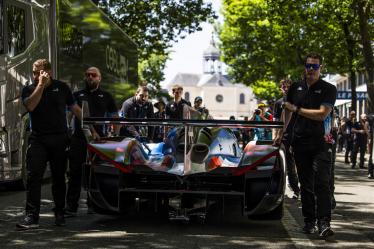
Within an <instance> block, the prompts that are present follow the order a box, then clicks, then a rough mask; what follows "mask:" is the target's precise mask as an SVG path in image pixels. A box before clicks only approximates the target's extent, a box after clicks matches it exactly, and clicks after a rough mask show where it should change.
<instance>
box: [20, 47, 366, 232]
mask: <svg viewBox="0 0 374 249" xmlns="http://www.w3.org/2000/svg"><path fill="white" fill-rule="evenodd" d="M304 67H305V71H304V78H303V80H301V81H299V82H294V83H293V82H292V81H291V80H290V79H284V80H282V81H281V82H280V89H281V91H282V93H283V96H282V98H280V99H279V100H277V101H276V102H275V105H274V108H271V107H270V106H266V105H265V104H263V103H260V104H259V105H258V109H256V110H254V112H253V115H252V116H251V117H250V118H248V117H247V118H245V120H249V121H259V122H261V121H273V120H274V121H283V122H284V124H285V125H284V128H283V129H277V130H274V131H272V130H271V129H268V128H255V129H241V130H236V131H234V133H235V132H236V133H235V135H236V136H237V137H238V139H239V140H240V141H241V142H242V144H243V146H245V145H246V144H247V143H248V142H249V141H251V140H273V143H274V145H277V146H282V148H283V149H284V151H285V152H286V153H285V154H286V161H287V174H288V181H289V185H290V188H291V190H292V191H293V193H294V198H299V196H301V203H302V213H303V216H304V222H305V225H304V227H303V232H305V233H314V232H315V231H316V230H317V229H316V225H317V227H318V232H319V235H320V236H321V237H327V236H330V235H332V234H333V231H332V229H331V226H330V221H331V210H332V209H333V208H335V199H334V194H333V193H334V164H335V150H337V152H343V151H345V163H347V164H349V163H350V164H351V167H352V168H355V167H356V164H357V154H358V152H360V157H359V161H358V166H359V167H360V168H363V167H364V162H365V153H366V151H367V149H368V137H369V134H370V132H371V130H370V125H369V121H368V120H367V117H366V115H365V114H362V115H361V116H360V119H359V120H356V113H355V112H354V111H352V112H351V113H350V115H349V117H348V118H346V117H342V118H339V117H338V116H337V113H336V112H334V104H335V100H336V87H335V86H333V85H331V84H329V83H327V82H325V81H324V80H322V79H321V77H320V71H321V68H322V57H321V56H320V55H318V54H309V55H307V56H306V59H305V65H304ZM51 68H52V67H51V64H50V62H49V61H48V60H46V59H39V60H37V61H35V62H34V64H33V81H32V82H30V84H29V85H27V86H26V87H25V88H24V89H23V91H22V100H23V104H24V106H25V107H26V109H27V110H28V111H29V114H30V120H31V124H32V129H31V131H32V132H31V136H30V140H29V147H28V151H27V156H26V164H27V175H28V177H27V195H26V208H25V210H26V216H25V218H24V219H23V220H22V221H21V222H19V223H18V224H17V227H18V228H20V229H29V228H35V227H38V226H39V213H40V195H41V193H40V192H41V179H42V177H43V174H44V171H45V168H46V165H47V162H49V163H50V168H51V174H52V194H53V198H54V203H55V208H54V213H55V224H56V225H57V226H62V225H64V224H65V219H64V217H65V216H66V215H71V216H74V215H76V213H77V210H78V207H79V199H80V194H81V193H80V191H81V178H82V169H81V167H82V164H83V163H84V162H85V156H86V145H87V140H86V137H85V135H84V132H83V131H82V128H81V124H80V122H81V117H82V109H81V107H82V105H83V103H84V102H86V103H87V105H88V107H89V108H88V109H89V112H90V113H89V115H91V116H96V117H119V116H121V117H125V118H142V119H146V118H160V119H176V120H182V119H186V118H193V117H197V116H198V117H203V118H205V119H208V118H211V117H210V115H209V111H208V109H206V108H205V107H203V105H202V103H203V99H202V98H201V97H199V96H198V97H196V98H195V99H194V103H193V105H191V103H190V102H189V101H188V100H185V99H183V98H182V96H183V87H182V86H179V85H174V86H173V87H172V97H173V98H172V100H171V101H169V102H168V103H165V102H164V101H162V100H159V101H158V102H157V103H155V104H154V105H153V104H152V103H151V101H150V100H149V89H148V88H147V87H146V86H139V87H138V89H137V90H136V93H135V96H133V97H131V98H129V99H127V100H125V101H124V102H123V104H122V106H121V108H120V109H118V108H117V106H116V103H115V101H114V99H113V97H112V95H111V94H110V93H109V92H106V91H104V90H103V89H102V88H101V87H100V83H101V72H100V70H99V69H98V68H96V67H90V68H88V69H87V70H86V71H85V73H84V83H85V88H84V89H82V90H80V91H78V92H75V93H72V92H71V90H70V89H69V87H68V86H67V84H65V83H63V82H60V81H58V80H55V79H53V77H52V75H53V74H52V69H51ZM66 108H68V109H69V110H70V111H71V112H72V113H73V115H74V122H73V124H74V132H73V134H72V136H71V137H69V132H68V130H69V129H68V125H67V123H68V122H66ZM154 108H156V109H157V112H155V110H154ZM118 110H120V111H118ZM230 119H235V117H234V116H232V117H230ZM89 129H90V132H91V137H92V139H94V140H100V138H101V137H103V136H107V135H108V132H109V131H108V129H107V127H105V126H104V125H95V126H90V127H89ZM110 132H111V133H113V134H116V135H120V136H126V137H134V138H136V139H142V138H144V137H146V139H147V140H148V141H153V142H161V141H163V139H164V138H165V135H166V134H167V132H168V131H167V129H166V128H165V127H162V126H160V127H157V126H156V127H153V126H149V127H138V126H126V127H121V126H119V125H116V126H114V128H113V130H111V131H110ZM69 148H70V149H69ZM67 161H69V164H67ZM67 165H69V170H68V174H67V179H68V186H67V189H66V183H65V177H66V172H67V168H66V167H67ZM369 177H371V178H372V177H373V172H372V168H371V169H370V168H369Z"/></svg>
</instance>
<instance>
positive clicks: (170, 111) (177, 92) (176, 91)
mask: <svg viewBox="0 0 374 249" xmlns="http://www.w3.org/2000/svg"><path fill="white" fill-rule="evenodd" d="M172 93H173V96H174V99H173V100H172V101H170V102H169V103H167V105H166V109H165V113H166V116H167V118H169V119H177V120H182V119H184V117H183V107H184V106H185V105H187V106H189V107H191V103H190V102H189V101H187V100H185V99H183V98H182V94H183V87H182V86H180V85H174V86H173V87H172Z"/></svg>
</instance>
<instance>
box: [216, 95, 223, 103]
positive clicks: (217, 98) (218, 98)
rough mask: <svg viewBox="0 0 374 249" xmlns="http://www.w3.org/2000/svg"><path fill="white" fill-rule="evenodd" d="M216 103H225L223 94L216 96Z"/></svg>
mask: <svg viewBox="0 0 374 249" xmlns="http://www.w3.org/2000/svg"><path fill="white" fill-rule="evenodd" d="M216 101H217V102H218V103H221V102H222V101H223V96H222V95H221V94H218V95H217V96H216Z"/></svg>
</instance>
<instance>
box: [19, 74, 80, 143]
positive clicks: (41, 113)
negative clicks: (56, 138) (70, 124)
mask: <svg viewBox="0 0 374 249" xmlns="http://www.w3.org/2000/svg"><path fill="white" fill-rule="evenodd" d="M35 88H36V84H35V83H33V84H31V85H28V86H26V87H24V88H23V90H22V101H25V99H27V98H28V97H30V95H31V94H32V93H33V92H34V90H35ZM73 104H74V99H73V94H72V93H71V91H70V88H69V87H68V85H67V84H66V83H64V82H61V81H58V80H52V83H51V85H49V86H48V87H47V88H45V89H44V90H43V94H42V97H41V99H40V102H39V103H38V105H37V106H36V107H35V109H34V110H33V111H31V112H29V114H30V121H31V124H30V125H31V131H32V134H33V135H35V136H40V135H48V134H61V133H66V132H67V120H66V108H67V107H70V106H72V105H73Z"/></svg>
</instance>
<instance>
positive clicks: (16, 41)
mask: <svg viewBox="0 0 374 249" xmlns="http://www.w3.org/2000/svg"><path fill="white" fill-rule="evenodd" d="M6 16H7V27H8V32H7V35H8V38H7V41H6V42H7V44H8V54H9V56H16V55H17V54H20V53H22V52H23V51H24V50H25V49H26V12H25V10H24V9H22V8H19V7H16V6H12V5H8V6H6Z"/></svg>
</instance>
